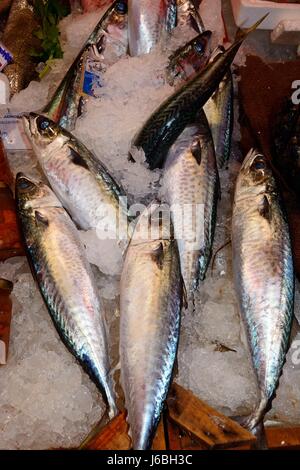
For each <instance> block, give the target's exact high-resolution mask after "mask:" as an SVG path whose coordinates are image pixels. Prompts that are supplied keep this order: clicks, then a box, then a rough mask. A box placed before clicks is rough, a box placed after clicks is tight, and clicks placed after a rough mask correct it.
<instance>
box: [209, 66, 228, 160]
mask: <svg viewBox="0 0 300 470" xmlns="http://www.w3.org/2000/svg"><path fill="white" fill-rule="evenodd" d="M203 109H204V111H205V114H206V117H207V119H208V122H209V126H210V129H211V133H212V136H213V140H214V145H215V152H216V158H217V163H218V168H222V167H223V166H224V164H225V163H226V162H228V159H229V156H230V150H231V138H232V131H233V118H234V115H233V79H232V73H231V70H230V69H229V70H228V72H227V73H226V75H225V76H224V77H223V79H222V80H221V82H220V85H219V87H218V88H217V89H216V91H215V92H214V94H213V95H212V97H211V98H210V99H209V100H208V101H207V103H206V104H205V105H204V108H203Z"/></svg>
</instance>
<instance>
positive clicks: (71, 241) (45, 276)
mask: <svg viewBox="0 0 300 470" xmlns="http://www.w3.org/2000/svg"><path fill="white" fill-rule="evenodd" d="M16 197H17V208H18V215H19V219H20V222H21V228H22V233H23V236H24V241H25V246H26V248H27V254H28V258H29V262H30V264H31V268H32V271H33V273H34V275H35V278H36V280H37V283H38V286H39V288H40V291H41V294H42V296H43V298H44V301H45V303H46V305H47V307H48V310H49V313H50V315H51V317H52V320H53V322H54V324H55V326H56V328H57V330H58V332H59V334H60V336H61V337H62V339H63V341H64V343H65V344H66V345H67V347H68V348H69V349H70V350H71V352H72V353H73V354H74V356H75V357H76V358H77V359H78V360H79V361H80V363H81V364H82V365H83V366H84V368H85V369H86V370H87V371H88V373H89V375H90V376H91V378H92V379H93V380H94V381H95V383H96V384H97V386H98V387H99V388H100V390H101V391H103V392H104V398H106V400H107V402H108V404H109V415H110V417H111V418H112V417H113V416H115V415H116V413H117V407H116V403H115V397H114V391H113V384H112V378H111V374H110V362H109V355H108V343H107V337H106V324H105V318H104V311H103V307H102V305H101V303H100V299H99V297H98V293H97V288H96V285H95V281H94V278H93V273H92V271H91V268H90V265H89V263H88V261H87V259H86V256H85V251H84V248H83V246H82V244H81V242H80V239H79V236H78V231H77V229H76V227H75V225H74V223H73V222H72V220H71V219H70V217H69V215H68V214H67V212H66V211H65V210H64V209H63V207H62V206H61V204H60V202H59V201H58V199H57V198H56V196H55V195H54V193H53V192H52V191H51V190H50V188H49V187H48V186H46V185H44V184H42V183H35V182H33V181H31V180H30V179H28V178H26V177H25V176H24V175H22V174H18V176H17V180H16Z"/></svg>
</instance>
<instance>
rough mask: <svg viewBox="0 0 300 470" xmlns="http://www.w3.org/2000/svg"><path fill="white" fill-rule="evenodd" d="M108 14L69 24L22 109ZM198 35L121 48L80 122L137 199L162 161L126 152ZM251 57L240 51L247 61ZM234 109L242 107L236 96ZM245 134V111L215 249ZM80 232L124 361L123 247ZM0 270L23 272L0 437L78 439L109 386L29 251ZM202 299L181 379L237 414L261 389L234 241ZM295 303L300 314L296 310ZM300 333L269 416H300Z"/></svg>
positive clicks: (226, 233)
mask: <svg viewBox="0 0 300 470" xmlns="http://www.w3.org/2000/svg"><path fill="white" fill-rule="evenodd" d="M211 1H212V0H209V4H210V5H209V8H208V9H206V8H205V3H207V2H208V0H203V2H202V7H201V8H202V10H201V13H202V16H203V20H204V23H205V24H206V26H207V27H208V28H210V29H212V30H213V31H214V33H215V37H216V41H217V42H219V41H220V40H221V39H222V38H223V37H224V31H223V28H222V26H221V24H222V23H221V20H220V4H221V0H214V1H215V3H216V5H215V6H216V8H211ZM208 11H209V14H208V13H207V12H208ZM212 12H213V13H212ZM99 16H100V14H99V15H98V16H96V15H95V14H85V15H78V14H73V15H70V16H69V17H67V18H65V19H64V20H63V21H62V22H61V31H62V40H63V48H64V53H65V55H64V60H57V61H55V63H54V64H53V69H52V71H51V72H50V73H49V74H48V75H47V76H46V77H45V78H44V79H43V80H42V81H41V83H38V82H31V83H30V85H29V86H28V88H27V89H25V90H23V91H22V92H21V93H19V94H18V95H16V96H15V97H14V98H13V99H12V102H11V107H12V108H13V109H17V110H19V111H23V110H24V111H33V110H39V109H41V108H42V107H43V106H44V105H45V104H46V102H47V100H48V98H49V96H51V93H53V91H54V90H55V87H56V85H57V84H58V83H59V81H60V79H61V78H62V77H63V76H64V74H65V72H66V71H67V69H68V66H69V65H70V64H71V63H72V60H73V59H74V57H75V56H76V54H77V53H78V50H79V49H80V46H81V45H82V43H83V42H84V40H85V39H86V37H87V36H88V34H89V32H90V31H91V29H92V28H93V27H94V25H95V23H96V22H97V18H98V17H99ZM189 39H190V32H189V33H187V35H186V36H184V35H182V32H181V31H177V32H175V34H174V38H173V39H172V41H171V42H170V44H169V45H168V46H167V47H168V50H165V51H162V50H161V48H160V47H158V48H157V49H156V50H155V51H153V52H152V53H151V54H149V55H146V56H141V57H135V58H129V57H124V58H122V59H120V60H119V61H118V62H117V63H116V64H114V65H113V66H111V67H109V68H108V69H107V71H106V73H105V76H104V81H105V83H104V87H103V88H102V90H101V97H100V99H98V100H95V99H90V100H89V103H88V105H87V110H86V113H85V114H84V115H83V116H82V117H81V118H80V119H78V121H77V125H76V130H75V134H76V135H77V136H78V137H79V138H80V139H81V140H82V141H83V142H84V143H85V144H86V145H87V147H88V148H89V149H90V150H92V151H93V152H94V153H95V155H96V156H98V157H99V158H100V159H101V160H102V161H103V162H104V163H105V164H106V166H107V167H108V168H109V170H110V171H111V173H112V174H113V176H114V177H115V178H116V179H117V180H118V181H119V182H120V183H121V184H122V185H123V187H124V189H125V190H126V192H127V193H128V195H129V198H130V197H131V198H132V200H135V201H138V202H147V201H149V200H151V199H152V198H153V196H154V195H155V194H156V193H157V188H158V184H159V178H160V171H155V172H150V171H149V170H147V169H146V168H145V166H144V165H143V162H142V160H143V159H142V158H140V159H137V162H136V163H135V164H133V163H131V162H129V161H128V159H127V155H128V150H129V148H130V145H131V141H132V138H133V136H134V135H135V133H136V132H137V131H138V129H139V128H140V126H141V125H142V123H143V122H144V121H145V119H146V118H147V117H148V116H149V114H150V113H151V112H152V111H153V110H154V109H155V108H156V107H157V106H158V105H159V104H160V103H161V102H162V101H163V100H164V99H165V98H167V97H168V96H169V95H170V94H171V93H172V91H173V89H172V88H171V87H170V86H169V85H167V84H166V83H165V81H164V69H165V66H166V63H167V57H168V55H169V52H171V50H175V49H176V47H178V46H179V45H181V44H182V43H184V42H186V41H187V40H189ZM245 50H246V46H245V48H244V51H245ZM243 60H244V57H243V54H242V53H240V55H239V58H238V61H239V63H241V62H243ZM28 103H30V108H29V105H28ZM235 107H236V110H237V105H235ZM236 116H237V112H236ZM239 139H240V136H239V126H238V123H237V117H236V122H235V130H234V145H233V152H232V157H231V161H230V165H229V169H228V170H222V171H221V174H220V178H221V187H222V199H221V201H220V203H219V207H218V221H217V229H216V237H215V242H214V251H216V250H217V249H218V248H219V247H220V246H222V245H223V244H225V243H227V242H228V241H229V240H230V225H231V220H230V219H231V204H232V196H233V187H234V181H235V178H236V175H237V172H238V169H239V163H238V160H239V157H240V155H239V150H238V146H237V142H238V141H239ZM9 158H10V162H11V165H12V168H13V171H14V173H16V172H17V171H20V170H22V171H24V172H25V173H26V174H28V175H29V176H34V177H35V176H37V175H38V174H39V170H38V166H37V164H36V162H35V159H34V158H33V156H32V154H31V152H25V153H21V154H20V153H19V152H12V153H11V154H10V155H9ZM81 236H82V239H83V241H84V243H85V244H86V245H87V253H88V256H89V259H90V261H91V262H92V263H94V264H97V265H98V266H100V268H101V269H102V271H103V273H104V274H100V272H99V271H98V270H97V269H96V268H93V270H94V273H95V275H96V280H97V285H98V287H99V292H100V295H101V297H102V299H103V300H104V303H105V306H106V317H107V321H108V325H109V331H110V335H111V350H112V353H113V355H114V358H113V362H114V364H116V363H117V362H118V357H117V351H118V318H119V311H118V296H119V287H118V280H119V274H120V269H121V262H120V250H113V249H112V250H110V249H107V246H105V244H103V245H102V248H103V253H104V254H105V258H104V259H102V258H101V252H102V250H101V249H100V250H99V245H98V246H97V250H95V249H94V244H93V242H92V240H93V234H92V233H82V234H81ZM100 248H101V247H100ZM99 256H100V259H99ZM0 276H1V277H6V278H7V279H10V280H12V281H13V282H14V291H13V294H12V297H13V321H12V332H11V346H10V353H9V361H8V365H7V366H5V367H2V368H1V369H0V381H1V389H0V423H1V424H0V447H1V448H3V449H4V448H5V449H19V448H22V449H41V448H54V447H73V446H76V445H78V444H79V443H80V441H81V440H82V439H83V438H84V437H85V436H86V434H87V433H88V432H89V431H90V430H91V428H92V427H93V425H94V424H95V423H96V422H97V421H98V420H99V419H100V418H101V416H102V415H103V413H104V404H103V401H102V399H101V395H100V393H99V392H98V391H97V390H96V387H95V386H94V385H93V383H92V382H91V381H90V380H89V378H88V377H87V375H86V374H85V373H84V372H83V371H82V369H81V367H80V366H79V365H78V364H77V362H76V361H75V359H74V358H73V356H72V355H71V354H70V353H69V352H68V351H67V349H66V348H65V347H64V345H63V344H62V342H61V341H60V339H59V337H58V334H57V333H56V331H55V328H54V326H53V324H52V322H51V320H50V317H49V315H48V313H47V309H46V307H45V306H44V304H43V302H42V299H41V296H40V294H39V292H38V290H37V288H36V286H35V283H34V281H33V279H32V276H31V274H30V270H29V267H28V265H27V262H26V261H25V259H24V258H15V259H11V260H8V261H6V262H5V263H2V264H1V265H0ZM298 300H299V293H298ZM195 305H196V309H195V311H193V309H188V310H184V311H183V319H182V329H181V338H180V347H179V354H178V374H177V377H176V380H177V381H178V382H179V383H181V384H182V385H184V386H185V387H187V388H188V389H191V390H192V391H193V392H194V393H195V394H196V395H198V396H199V397H200V398H201V399H202V400H204V401H207V402H208V403H209V404H211V405H213V406H215V407H216V408H217V409H218V410H220V411H223V412H224V413H226V414H228V415H239V414H247V413H249V412H250V411H251V409H252V408H253V407H254V405H255V402H256V400H257V398H258V391H257V386H256V381H255V377H254V373H253V370H252V367H251V360H250V357H249V352H248V348H247V343H246V340H245V333H244V329H243V325H242V324H241V321H240V319H239V315H238V310H237V305H236V300H235V295H234V290H233V283H232V271H231V247H230V244H229V245H227V246H226V247H224V248H223V249H222V250H221V251H220V252H219V253H218V255H217V256H216V260H215V263H214V267H213V269H212V270H210V271H209V272H208V274H207V278H206V280H205V281H204V282H203V283H202V284H201V286H200V289H199V292H198V294H197V296H196V299H195ZM298 305H299V302H296V308H297V309H298V310H299V307H298ZM296 313H297V315H299V312H298V311H297V312H296ZM299 339H300V338H299V334H298V336H297V337H296V338H295V339H294V342H293V344H292V347H291V349H290V352H289V354H288V357H287V362H286V364H285V366H284V371H283V375H282V377H281V379H280V386H279V389H278V391H277V397H276V399H275V400H274V402H273V408H272V410H271V412H270V413H269V416H270V417H271V418H272V419H278V420H281V421H284V422H289V423H298V424H299V422H300V396H299V389H300V365H298V366H295V365H294V360H292V355H293V353H295V350H296V349H295V347H293V345H294V346H295V345H296V347H297V344H298V343H296V341H299ZM299 359H300V353H299ZM208 364H209V367H208Z"/></svg>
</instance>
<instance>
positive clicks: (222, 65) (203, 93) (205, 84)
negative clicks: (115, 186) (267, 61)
mask: <svg viewBox="0 0 300 470" xmlns="http://www.w3.org/2000/svg"><path fill="white" fill-rule="evenodd" d="M265 17H266V15H265V16H264V17H263V18H262V19H261V20H259V21H258V22H257V23H255V24H254V25H253V26H252V27H251V28H248V29H246V30H238V33H237V35H236V40H235V42H234V44H232V46H230V47H229V48H228V49H227V50H226V51H225V52H224V54H221V55H218V56H217V57H216V58H215V60H214V61H213V62H212V63H211V64H208V65H207V67H205V69H204V70H202V71H201V72H199V73H198V74H197V75H196V76H195V78H193V79H192V80H190V81H189V82H188V83H187V84H186V85H184V86H183V87H182V88H180V90H178V91H177V92H175V93H174V94H173V95H172V96H170V97H169V98H168V99H167V100H165V101H164V102H163V103H162V104H161V105H160V106H159V108H158V109H157V110H156V111H154V113H153V114H152V115H151V116H150V118H149V119H148V120H147V121H146V123H145V124H144V126H143V127H142V129H141V130H140V131H139V133H138V134H137V136H136V137H135V139H134V141H133V148H132V149H131V151H130V154H131V158H132V159H133V160H134V154H135V152H136V151H138V152H139V153H140V152H141V150H142V151H143V153H144V154H145V159H146V161H147V163H148V165H149V168H150V169H152V170H153V169H154V168H157V167H161V166H162V165H163V162H164V160H165V158H166V155H167V152H168V150H169V148H170V146H171V145H172V144H173V143H174V142H175V140H176V139H177V137H178V136H179V135H180V133H181V132H182V131H183V129H184V128H185V127H186V125H187V124H189V123H191V122H193V121H194V120H195V116H196V114H197V112H198V111H199V109H200V108H201V107H202V106H204V104H205V103H206V102H207V101H208V99H209V98H210V97H211V95H212V93H213V92H214V91H215V90H216V88H217V87H218V85H219V83H220V81H221V80H222V78H223V77H224V75H225V74H226V73H227V72H228V70H229V67H230V65H231V63H232V61H233V59H234V57H235V55H236V53H237V51H238V50H239V48H240V46H241V44H242V42H243V41H244V39H245V38H246V36H247V35H248V34H249V33H250V32H251V31H253V30H254V29H256V28H257V26H258V25H259V24H260V23H261V22H262V21H263V20H264V19H265Z"/></svg>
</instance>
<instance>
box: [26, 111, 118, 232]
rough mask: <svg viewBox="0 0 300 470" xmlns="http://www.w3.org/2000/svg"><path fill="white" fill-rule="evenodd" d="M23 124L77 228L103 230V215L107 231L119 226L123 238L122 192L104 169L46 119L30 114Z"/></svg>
mask: <svg viewBox="0 0 300 470" xmlns="http://www.w3.org/2000/svg"><path fill="white" fill-rule="evenodd" d="M23 121H24V127H25V130H26V133H27V135H28V137H29V139H30V141H31V144H32V147H33V150H34V152H35V154H36V156H37V158H38V161H39V163H40V166H41V168H42V170H43V172H44V174H45V176H46V177H47V179H48V181H49V183H50V186H51V188H52V189H53V191H54V192H55V194H56V196H57V197H58V198H59V200H60V201H61V202H62V205H63V206H64V208H65V209H67V210H68V212H69V214H70V215H71V217H72V219H73V220H74V221H75V222H76V223H77V225H78V226H79V227H80V228H81V229H83V230H88V229H97V228H99V227H100V228H102V227H103V217H104V216H105V222H106V223H107V228H109V229H110V230H112V231H114V232H113V233H115V232H116V229H118V227H119V228H120V230H121V232H122V233H121V236H123V235H124V236H126V227H127V208H126V205H125V203H124V202H125V201H124V202H123V200H120V198H121V197H125V193H124V192H123V190H122V189H121V188H120V187H119V186H118V184H117V183H116V181H115V180H114V179H113V178H112V177H111V176H110V174H109V172H108V170H107V169H106V168H105V166H104V165H103V164H102V163H101V162H99V160H97V159H96V158H95V157H94V156H93V154H92V153H91V152H89V150H88V149H87V148H86V147H85V146H84V145H83V144H81V143H80V142H79V141H78V140H77V139H76V138H75V137H74V136H72V134H70V133H69V132H67V131H65V130H63V129H62V128H60V127H59V126H58V125H57V124H55V123H54V122H52V121H50V120H49V119H48V118H45V117H44V116H41V115H38V114H35V113H30V114H29V115H28V116H23ZM116 222H117V227H116ZM101 223H102V225H99V224H101ZM123 229H124V230H125V232H123Z"/></svg>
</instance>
